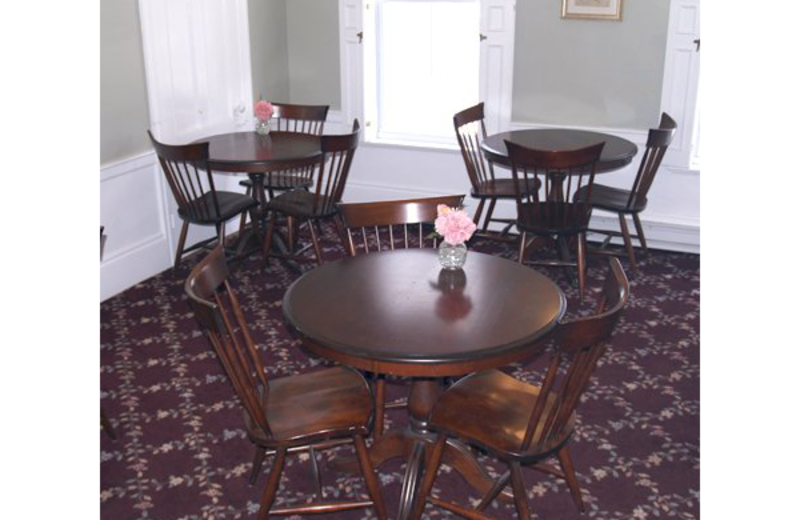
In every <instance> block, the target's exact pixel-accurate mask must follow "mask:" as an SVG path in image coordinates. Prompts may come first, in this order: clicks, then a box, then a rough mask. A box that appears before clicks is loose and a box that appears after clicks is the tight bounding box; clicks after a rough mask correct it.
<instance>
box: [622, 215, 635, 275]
mask: <svg viewBox="0 0 800 520" xmlns="http://www.w3.org/2000/svg"><path fill="white" fill-rule="evenodd" d="M619 227H620V229H621V230H622V240H623V241H624V242H625V250H626V251H627V252H628V262H630V264H631V269H633V270H634V272H637V273H638V272H639V269H638V268H637V267H636V256H635V254H634V252H633V242H632V241H631V233H630V231H628V223H627V222H626V221H625V215H623V214H622V213H620V214H619Z"/></svg>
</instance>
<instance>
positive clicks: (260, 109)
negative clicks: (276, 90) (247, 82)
mask: <svg viewBox="0 0 800 520" xmlns="http://www.w3.org/2000/svg"><path fill="white" fill-rule="evenodd" d="M274 112H275V110H274V109H273V108H272V103H270V102H269V101H263V100H262V101H259V102H258V103H256V107H255V113H256V117H257V118H258V120H259V121H266V120H268V119H269V118H271V117H272V114H273V113H274Z"/></svg>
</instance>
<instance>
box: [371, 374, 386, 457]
mask: <svg viewBox="0 0 800 520" xmlns="http://www.w3.org/2000/svg"><path fill="white" fill-rule="evenodd" d="M385 411H386V378H385V377H383V376H382V375H379V374H375V426H374V427H373V428H372V439H373V440H374V441H375V442H378V441H379V440H381V437H383V420H384V413H385Z"/></svg>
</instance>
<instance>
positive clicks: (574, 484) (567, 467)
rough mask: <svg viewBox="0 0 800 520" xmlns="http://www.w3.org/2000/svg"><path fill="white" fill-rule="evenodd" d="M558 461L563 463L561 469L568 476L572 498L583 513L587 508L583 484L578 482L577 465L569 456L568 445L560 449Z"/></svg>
mask: <svg viewBox="0 0 800 520" xmlns="http://www.w3.org/2000/svg"><path fill="white" fill-rule="evenodd" d="M558 462H560V463H561V469H562V470H563V471H564V476H566V478H567V485H568V486H569V491H570V493H572V500H574V501H575V505H576V506H577V507H578V511H580V512H581V513H583V512H584V511H585V508H584V506H583V497H581V486H580V484H578V479H577V477H576V476H575V467H574V466H573V465H572V459H571V458H570V456H569V451H567V447H566V446H564V447H563V448H561V449H560V450H559V451H558Z"/></svg>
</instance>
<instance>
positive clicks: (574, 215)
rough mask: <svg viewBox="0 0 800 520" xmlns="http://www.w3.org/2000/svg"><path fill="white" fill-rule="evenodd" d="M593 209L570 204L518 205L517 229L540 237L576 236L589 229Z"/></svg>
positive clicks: (541, 203) (534, 203) (535, 203)
mask: <svg viewBox="0 0 800 520" xmlns="http://www.w3.org/2000/svg"><path fill="white" fill-rule="evenodd" d="M591 217H592V209H591V207H589V206H586V205H584V204H572V203H569V202H561V203H553V202H533V203H526V204H518V205H517V227H518V228H520V229H521V230H522V231H526V232H528V233H534V234H538V235H555V234H558V235H574V234H577V233H580V232H582V231H586V230H587V229H588V228H589V220H590V219H591Z"/></svg>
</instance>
